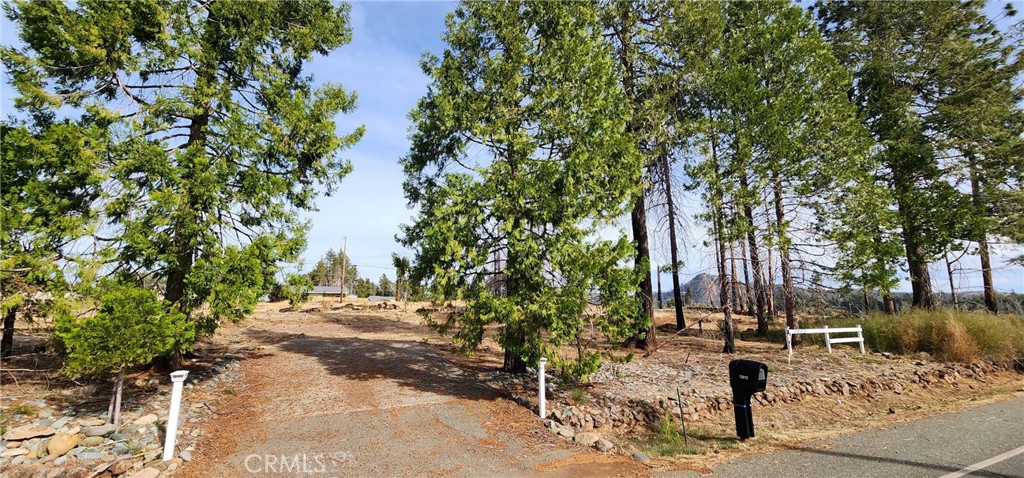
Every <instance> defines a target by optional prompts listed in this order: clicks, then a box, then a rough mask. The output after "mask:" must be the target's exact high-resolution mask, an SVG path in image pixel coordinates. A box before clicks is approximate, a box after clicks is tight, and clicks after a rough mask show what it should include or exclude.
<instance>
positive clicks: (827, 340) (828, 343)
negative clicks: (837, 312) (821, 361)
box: [825, 325, 832, 353]
mask: <svg viewBox="0 0 1024 478" xmlns="http://www.w3.org/2000/svg"><path fill="white" fill-rule="evenodd" d="M825 346H826V347H828V353H832V338H831V337H829V336H828V326H827V325H826V326H825Z"/></svg>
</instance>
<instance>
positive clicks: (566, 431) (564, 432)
mask: <svg viewBox="0 0 1024 478" xmlns="http://www.w3.org/2000/svg"><path fill="white" fill-rule="evenodd" d="M556 433H558V434H559V435H560V436H563V437H566V438H572V437H573V435H575V434H576V432H574V431H572V428H569V427H558V430H557V432H556Z"/></svg>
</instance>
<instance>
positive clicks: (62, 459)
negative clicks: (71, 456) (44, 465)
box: [53, 455, 68, 466]
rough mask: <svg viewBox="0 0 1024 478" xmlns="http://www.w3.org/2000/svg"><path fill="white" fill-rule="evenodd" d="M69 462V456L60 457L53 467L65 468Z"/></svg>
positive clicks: (54, 461)
mask: <svg viewBox="0 0 1024 478" xmlns="http://www.w3.org/2000/svg"><path fill="white" fill-rule="evenodd" d="M67 462H68V456H67V455H64V456H58V457H57V459H56V460H53V465H54V466H64V464H65V463H67Z"/></svg>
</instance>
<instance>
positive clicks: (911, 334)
mask: <svg viewBox="0 0 1024 478" xmlns="http://www.w3.org/2000/svg"><path fill="white" fill-rule="evenodd" d="M862 325H863V327H864V340H865V342H867V345H868V346H869V347H871V348H873V349H875V350H877V351H879V352H893V353H898V354H911V353H918V352H928V353H929V354H931V355H932V356H933V357H935V358H937V359H939V360H943V361H947V362H963V363H970V362H975V361H978V360H995V361H999V362H1012V361H1018V362H1021V363H1024V316H1020V315H1010V314H1002V315H994V314H989V313H985V312H961V311H957V310H951V309H940V310H934V311H925V310H913V311H910V312H906V313H902V314H899V315H897V316H895V317H893V316H889V315H884V314H873V315H869V316H868V317H867V318H865V319H864V321H863V322H862Z"/></svg>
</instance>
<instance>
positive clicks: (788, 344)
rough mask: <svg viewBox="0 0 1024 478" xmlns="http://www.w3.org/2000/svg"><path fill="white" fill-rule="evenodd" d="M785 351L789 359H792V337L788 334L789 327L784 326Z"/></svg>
mask: <svg viewBox="0 0 1024 478" xmlns="http://www.w3.org/2000/svg"><path fill="white" fill-rule="evenodd" d="M786 350H787V351H789V357H790V358H793V335H792V334H790V333H789V326H786Z"/></svg>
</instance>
